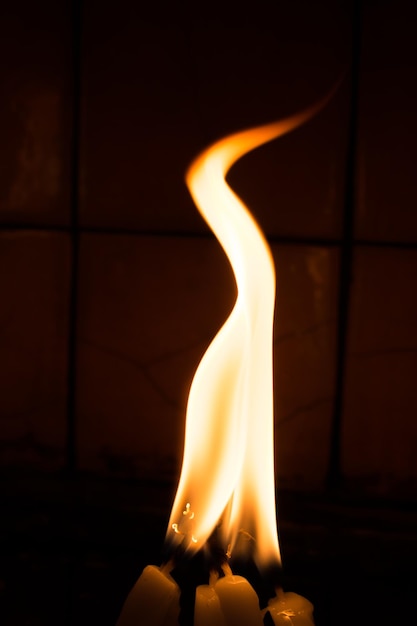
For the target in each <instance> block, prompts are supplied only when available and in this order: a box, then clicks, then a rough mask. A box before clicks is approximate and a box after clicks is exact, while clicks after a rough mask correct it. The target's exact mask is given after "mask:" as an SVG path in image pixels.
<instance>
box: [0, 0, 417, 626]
mask: <svg viewBox="0 0 417 626" xmlns="http://www.w3.org/2000/svg"><path fill="white" fill-rule="evenodd" d="M412 5H413V3H412V2H407V1H406V0H397V1H396V2H394V1H393V0H380V1H376V0H375V1H371V0H367V1H365V0H363V1H362V2H353V1H351V2H349V1H346V2H334V1H330V0H328V1H323V0H320V1H318V2H308V1H307V0H304V1H301V0H300V1H299V0H295V1H293V2H291V3H283V2H280V1H278V0H276V1H272V0H270V1H268V0H261V1H257V2H256V3H253V6H251V7H250V8H243V5H242V4H241V3H236V5H235V6H233V3H231V2H227V1H226V2H217V1H214V2H210V3H208V2H207V3H201V2H194V3H191V2H188V1H186V2H182V3H154V4H151V3H146V4H143V3H141V2H136V3H134V2H132V1H131V0H121V1H119V2H118V3H110V2H99V1H97V0H85V1H84V2H80V1H79V0H73V2H70V1H69V0H68V1H66V2H56V1H53V0H39V1H38V2H36V3H33V2H29V1H28V0H15V2H14V3H13V4H11V3H3V4H2V7H1V19H0V58H1V59H2V63H1V66H0V84H1V90H2V96H1V98H0V136H1V144H0V145H1V150H0V167H1V170H0V171H1V176H0V258H1V262H0V294H1V307H0V316H1V321H0V345H1V357H2V358H1V361H0V420H1V428H0V466H1V474H0V498H1V500H0V501H1V503H2V514H1V516H0V602H1V613H2V614H1V615H0V621H1V624H4V625H5V626H18V625H19V626H23V625H27V626H32V625H35V624H36V625H38V624H39V625H43V626H49V624H51V625H52V624H54V625H55V624H65V625H68V626H70V625H71V626H73V625H74V626H75V625H84V624H86V625H87V624H89V625H90V624H95V623H100V624H101V625H102V626H107V625H109V626H110V625H112V624H114V623H115V620H116V618H117V615H118V612H119V610H120V607H121V604H122V602H123V600H124V598H125V596H126V594H127V592H128V590H129V589H130V587H131V586H132V584H133V582H134V581H135V579H136V578H137V576H138V574H139V573H140V571H141V569H142V567H143V566H144V565H146V564H147V563H149V562H154V563H159V561H160V551H161V548H162V543H163V538H164V533H165V526H166V522H167V518H168V515H169V512H170V508H171V504H172V497H173V493H174V491H175V487H176V481H177V479H178V477H179V470H180V463H181V454H182V442H183V434H184V415H185V404H186V399H187V394H188V389H189V385H190V382H191V379H192V375H193V372H194V371H195V368H196V366H197V364H198V361H199V359H200V357H201V355H202V354H203V352H204V350H205V348H206V347H207V345H208V344H209V342H210V340H211V338H212V337H213V335H214V334H215V332H216V330H217V329H218V328H219V326H220V325H221V323H222V321H223V320H224V319H225V317H226V315H227V313H228V311H229V310H230V307H231V306H232V303H233V299H234V284H233V279H232V276H231V272H230V269H229V267H228V264H227V262H226V260H225V258H224V256H223V253H222V252H221V250H220V249H219V247H218V245H217V243H216V242H215V240H214V238H213V236H212V235H211V233H210V232H209V231H208V229H207V228H206V226H205V224H204V223H203V221H202V220H201V218H200V217H199V215H198V212H197V211H196V209H195V208H194V206H193V204H192V202H191V199H190V197H189V195H188V192H187V190H186V188H185V185H184V182H183V175H184V171H185V169H186V167H187V165H188V164H189V163H190V161H191V160H192V158H193V157H194V156H195V155H196V154H197V153H198V151H199V150H201V149H202V148H203V147H205V146H206V145H207V144H208V143H210V142H211V141H213V140H215V139H217V138H219V137H221V136H223V135H225V134H227V133H230V132H233V131H235V130H239V129H241V128H244V127H248V126H252V125H255V124H259V123H264V122H267V121H271V120H274V119H277V118H280V117H282V116H284V115H287V114H291V113H293V112H295V111H297V110H301V109H303V108H304V107H306V106H308V105H310V104H311V103H312V102H314V101H316V100H317V99H320V98H321V97H322V96H323V95H324V94H325V93H327V92H328V91H329V90H330V89H331V87H332V86H333V84H334V83H335V82H336V81H337V80H338V79H339V77H340V76H341V75H342V74H343V73H344V76H345V77H344V80H343V82H342V84H341V86H340V88H339V90H338V91H337V93H336V95H335V96H334V97H333V99H332V101H331V102H330V103H329V105H328V106H327V107H326V108H325V109H324V110H323V111H322V112H321V113H320V114H319V115H317V117H316V118H315V119H313V120H311V121H310V122H308V123H307V124H306V125H305V126H303V127H302V128H299V129H298V130H296V131H295V132H293V133H291V134H290V135H288V136H286V137H284V138H282V139H280V140H279V141H276V142H274V143H271V144H270V145H268V146H266V147H264V148H261V149H259V150H257V151H255V152H254V153H253V154H250V155H248V156H247V157H245V158H243V159H242V161H241V162H239V163H238V164H237V165H236V166H235V167H234V168H233V169H232V171H231V173H230V176H229V179H230V182H231V184H232V185H233V187H234V189H235V190H236V192H237V193H238V194H239V195H241V196H242V198H243V199H244V200H245V201H246V202H247V203H248V205H249V206H250V207H251V209H252V210H253V213H254V214H255V216H256V217H257V219H258V220H259V222H260V224H261V226H262V228H263V229H264V231H265V233H266V235H267V237H268V239H269V241H270V244H271V247H272V250H273V254H274V257H275V260H276V269H277V283H278V299H277V315H276V325H275V359H276V361H275V362H276V368H275V396H276V450H277V488H278V503H279V523H280V533H281V546H282V552H283V559H284V585H285V588H286V589H288V590H293V591H298V592H300V593H305V595H307V596H308V597H309V598H310V599H311V600H312V601H313V603H314V604H315V607H316V620H317V624H318V626H326V625H327V624H329V626H330V624H335V623H337V624H339V625H340V626H343V625H345V624H346V625H347V624H349V625H351V624H352V623H355V624H357V625H361V624H363V625H365V624H369V623H379V624H381V623H392V622H393V620H395V622H396V623H405V624H408V623H412V621H413V617H412V614H413V613H412V612H413V602H415V597H416V591H415V589H416V582H417V576H416V565H415V559H416V556H417V527H416V523H417V506H416V505H417V460H416V459H417V420H416V409H417V394H416V374H417V352H416V351H417V326H416V319H417V298H416V285H417V281H416V278H417V210H416V201H417V186H416V184H415V165H416V163H417V154H416V151H417V149H416V135H417V132H416V131H417V119H416V113H415V111H416V109H417V89H416V80H415V77H416V72H417V47H416V42H415V23H416V22H415V20H414V14H413V10H412Z"/></svg>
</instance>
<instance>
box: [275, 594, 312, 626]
mask: <svg viewBox="0 0 417 626" xmlns="http://www.w3.org/2000/svg"><path fill="white" fill-rule="evenodd" d="M313 610H314V607H313V605H312V604H311V602H309V601H308V600H307V599H306V598H303V596H300V595H298V593H293V592H292V591H288V592H287V593H284V592H283V591H279V592H278V595H277V596H275V598H272V599H271V600H270V601H269V602H268V608H267V609H266V610H265V612H266V611H269V612H270V613H271V617H272V619H273V620H274V624H275V626H314V619H313Z"/></svg>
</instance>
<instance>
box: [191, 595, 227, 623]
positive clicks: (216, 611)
mask: <svg viewBox="0 0 417 626" xmlns="http://www.w3.org/2000/svg"><path fill="white" fill-rule="evenodd" d="M194 626H228V625H227V624H226V622H225V621H224V615H223V613H222V610H221V607H220V600H219V596H218V595H217V593H216V591H215V589H214V587H212V586H211V585H199V586H198V587H197V589H196V592H195V607H194Z"/></svg>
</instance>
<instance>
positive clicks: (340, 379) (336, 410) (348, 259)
mask: <svg viewBox="0 0 417 626" xmlns="http://www.w3.org/2000/svg"><path fill="white" fill-rule="evenodd" d="M361 20H362V15H361V0H353V3H352V57H351V58H352V61H351V63H352V64H351V72H350V75H351V97H350V119H349V128H348V133H349V137H348V147H347V153H346V174H345V204H344V212H343V233H342V242H341V247H340V269H339V294H338V328H337V337H336V342H337V343H336V346H337V347H336V381H335V397H334V406H333V416H332V424H331V433H330V454H329V463H328V470H327V477H326V484H327V487H328V488H329V489H338V488H341V487H342V486H343V470H342V466H341V449H342V445H341V444H342V442H341V436H342V421H343V401H344V378H345V372H346V348H347V338H348V329H349V305H350V295H351V280H352V263H353V250H354V218H355V191H356V156H357V141H358V138H357V133H358V106H359V103H358V100H359V73H360V55H361V34H362V30H361Z"/></svg>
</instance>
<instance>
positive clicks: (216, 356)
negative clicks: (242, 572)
mask: <svg viewBox="0 0 417 626" xmlns="http://www.w3.org/2000/svg"><path fill="white" fill-rule="evenodd" d="M327 99H328V98H326V100H325V101H323V102H321V103H319V104H318V105H316V106H314V107H312V108H310V109H308V110H306V111H304V112H303V113H300V114H298V115H294V116H292V117H289V118H287V119H285V120H282V121H279V122H275V123H272V124H267V125H264V126H259V127H257V128H254V129H250V130H246V131H243V132H239V133H236V134H234V135H231V136H229V137H227V138H225V139H222V140H220V141H218V142H217V143H215V144H213V145H212V146H211V147H209V148H208V149H207V150H205V151H204V152H202V153H201V154H200V155H199V156H198V157H197V158H196V160H195V161H194V162H193V163H192V165H191V166H190V168H189V170H188V172H187V174H186V182H187V185H188V188H189V190H190V192H191V195H192V197H193V199H194V201H195V204H196V205H197V207H198V209H199V211H200V213H201V214H202V216H203V217H204V219H205V220H206V222H207V223H208V225H209V226H210V228H211V229H212V230H213V232H214V233H215V235H216V237H217V239H218V240H219V242H220V244H221V246H222V247H223V249H224V251H225V252H226V254H227V256H228V258H229V261H230V263H231V265H232V268H233V272H234V275H235V279H236V283H237V291H238V295H237V299H236V302H235V305H234V308H233V310H232V312H231V314H230V316H229V317H228V319H227V320H226V322H225V323H224V325H223V326H222V328H221V329H220V331H219V332H218V334H217V335H216V337H215V338H214V340H213V341H212V343H211V344H210V346H209V348H208V350H207V352H206V353H205V354H204V356H203V358H202V360H201V362H200V364H199V366H198V368H197V371H196V373H195V376H194V379H193V382H192V385H191V390H190V394H189V399H188V405H187V416H186V432H185V446H184V458H183V465H182V471H181V477H180V481H179V486H178V490H177V494H176V497H175V501H174V505H173V508H172V513H171V517H170V522H169V527H168V533H167V539H168V540H169V541H174V542H175V541H177V542H179V541H181V542H183V544H184V547H185V548H186V549H189V550H197V549H199V548H201V547H202V546H203V545H204V544H205V542H206V541H207V539H208V538H209V536H210V535H211V533H212V532H213V530H214V529H215V528H216V526H217V525H218V523H219V520H220V519H222V524H221V528H220V531H221V533H222V534H223V537H224V541H225V543H226V545H227V544H230V545H231V546H232V548H233V546H234V545H235V544H236V541H237V537H238V533H239V531H240V530H242V529H243V530H244V531H246V532H248V533H249V534H250V535H251V536H252V537H253V538H254V540H255V542H254V553H253V556H254V558H255V561H256V563H257V565H258V566H259V567H266V566H269V565H271V564H272V565H273V564H279V563H280V550H279V543H278V533H277V522H276V508H275V482H274V449H273V442H274V436H273V421H274V420H273V362H272V346H273V318H274V306H275V271H274V262H273V258H272V255H271V252H270V249H269V247H268V244H267V242H266V240H265V238H264V236H263V234H262V232H261V230H260V228H259V226H258V225H257V223H256V222H255V220H254V218H253V217H252V216H251V214H250V213H249V211H248V209H247V208H246V207H245V205H244V204H243V203H242V201H241V200H240V199H239V198H238V197H237V195H236V194H235V193H234V192H233V191H232V189H231V188H230V187H229V185H228V184H227V182H226V180H225V176H226V174H227V172H228V170H229V169H230V167H231V166H232V165H233V164H234V163H235V162H236V161H237V160H238V159H239V158H240V157H242V156H243V155H244V154H246V153H248V152H249V151H251V150H253V149H255V148H257V147H258V146H261V145H262V144H264V143H267V142H269V141H271V140H272V139H275V138H277V137H279V136H282V135H284V134H286V133H288V132H290V131H291V130H293V129H295V128H297V127H298V126H300V125H301V124H303V123H304V122H305V121H307V120H308V119H309V118H310V117H312V116H313V115H314V114H315V113H316V112H317V111H319V110H320V109H321V108H322V107H323V105H324V104H325V102H327Z"/></svg>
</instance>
